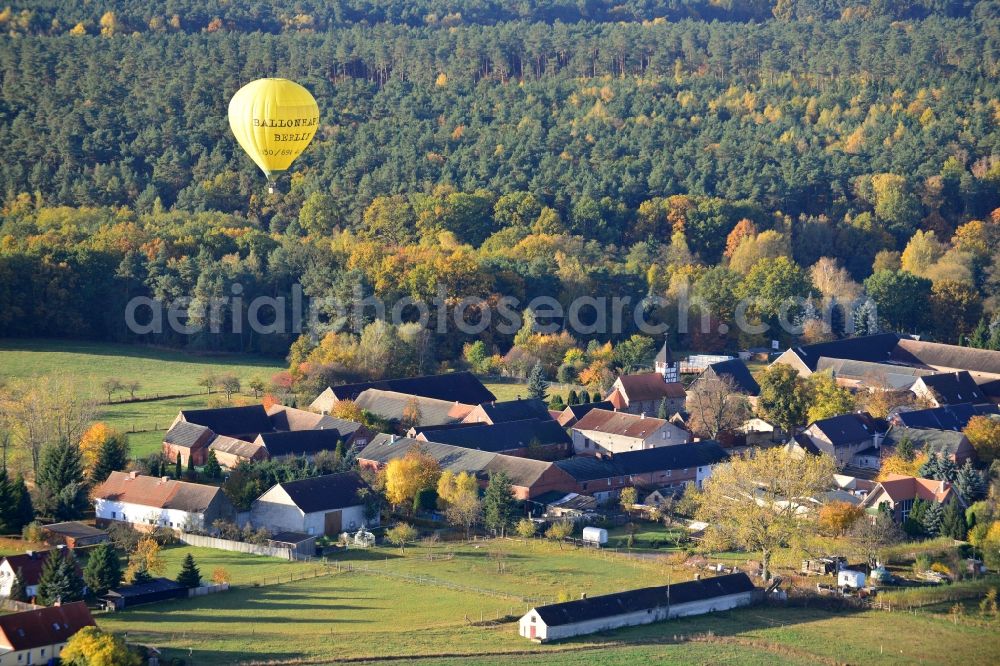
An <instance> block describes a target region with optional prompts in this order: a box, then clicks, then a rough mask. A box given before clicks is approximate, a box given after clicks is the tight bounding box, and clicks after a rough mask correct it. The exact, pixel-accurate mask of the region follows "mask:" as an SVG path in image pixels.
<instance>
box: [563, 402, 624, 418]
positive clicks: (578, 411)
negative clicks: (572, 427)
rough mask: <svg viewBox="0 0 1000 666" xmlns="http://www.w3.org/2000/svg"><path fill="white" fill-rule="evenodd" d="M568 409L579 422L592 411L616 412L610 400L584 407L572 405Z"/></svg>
mask: <svg viewBox="0 0 1000 666" xmlns="http://www.w3.org/2000/svg"><path fill="white" fill-rule="evenodd" d="M566 409H567V410H569V413H570V414H572V415H573V416H574V417H575V418H576V419H577V420H578V421H579V420H580V419H582V418H583V417H584V416H586V415H587V412H589V411H590V410H592V409H606V410H608V411H609V412H613V411H615V406H614V405H612V404H611V402H610V401H609V400H601V401H600V402H586V403H584V404H582V405H570V406H568V407H567V408H566Z"/></svg>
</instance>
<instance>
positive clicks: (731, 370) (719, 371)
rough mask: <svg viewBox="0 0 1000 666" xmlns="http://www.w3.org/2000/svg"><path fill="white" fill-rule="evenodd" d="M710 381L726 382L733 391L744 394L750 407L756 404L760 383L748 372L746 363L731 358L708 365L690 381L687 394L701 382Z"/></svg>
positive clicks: (696, 388) (701, 383) (695, 389)
mask: <svg viewBox="0 0 1000 666" xmlns="http://www.w3.org/2000/svg"><path fill="white" fill-rule="evenodd" d="M712 381H720V382H724V383H726V384H727V385H728V386H731V387H732V388H733V390H734V391H736V392H738V393H742V394H743V395H745V396H746V397H747V401H748V402H749V403H750V405H751V406H752V407H754V406H756V404H757V396H758V395H759V394H760V384H758V383H757V380H756V379H754V377H753V375H752V374H750V369H749V368H748V367H747V365H746V363H744V362H743V361H741V360H740V359H738V358H733V359H729V360H727V361H719V362H718V363H712V364H711V365H709V366H708V367H707V368H705V371H704V372H702V373H701V375H700V376H699V377H698V378H697V379H696V380H694V381H693V382H691V385H690V386H689V387H688V390H687V393H688V395H690V394H691V393H692V392H694V391H697V390H698V388H699V387H700V386H702V385H703V384H705V383H708V382H712Z"/></svg>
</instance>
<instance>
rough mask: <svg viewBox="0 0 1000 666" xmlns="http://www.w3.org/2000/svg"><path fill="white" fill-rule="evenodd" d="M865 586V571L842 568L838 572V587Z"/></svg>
mask: <svg viewBox="0 0 1000 666" xmlns="http://www.w3.org/2000/svg"><path fill="white" fill-rule="evenodd" d="M864 586H865V574H864V572H863V571H854V570H853V569H841V570H840V571H838V572H837V587H853V588H854V589H856V590H858V589H861V588H862V587H864Z"/></svg>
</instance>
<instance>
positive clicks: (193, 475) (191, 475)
mask: <svg viewBox="0 0 1000 666" xmlns="http://www.w3.org/2000/svg"><path fill="white" fill-rule="evenodd" d="M197 478H198V472H196V471H195V469H194V456H188V464H187V479H188V481H194V480H195V479H197Z"/></svg>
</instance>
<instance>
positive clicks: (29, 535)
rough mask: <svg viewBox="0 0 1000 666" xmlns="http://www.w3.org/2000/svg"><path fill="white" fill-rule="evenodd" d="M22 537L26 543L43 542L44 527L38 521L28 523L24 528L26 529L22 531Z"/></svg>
mask: <svg viewBox="0 0 1000 666" xmlns="http://www.w3.org/2000/svg"><path fill="white" fill-rule="evenodd" d="M21 537H22V538H23V539H24V540H25V541H33V542H35V543H37V542H39V541H41V540H42V526H41V525H40V524H39V523H38V521H37V520H35V521H32V522H30V523H28V524H27V525H25V526H24V529H23V530H21Z"/></svg>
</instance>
